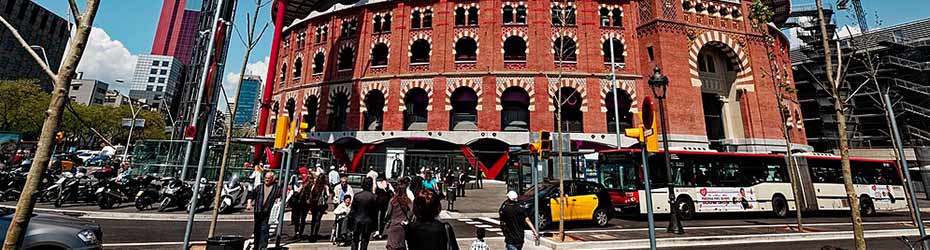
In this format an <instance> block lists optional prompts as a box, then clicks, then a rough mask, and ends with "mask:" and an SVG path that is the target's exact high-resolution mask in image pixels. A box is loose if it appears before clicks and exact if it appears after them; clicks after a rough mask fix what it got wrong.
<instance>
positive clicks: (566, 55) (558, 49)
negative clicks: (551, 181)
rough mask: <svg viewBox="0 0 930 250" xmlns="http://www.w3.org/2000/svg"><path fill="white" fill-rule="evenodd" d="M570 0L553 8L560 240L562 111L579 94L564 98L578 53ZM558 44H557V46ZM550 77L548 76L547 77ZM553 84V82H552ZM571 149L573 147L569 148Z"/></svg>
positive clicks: (562, 226) (561, 226)
mask: <svg viewBox="0 0 930 250" xmlns="http://www.w3.org/2000/svg"><path fill="white" fill-rule="evenodd" d="M572 3H573V2H570V1H555V2H553V5H554V6H555V5H557V6H560V7H559V8H558V9H553V10H552V22H553V26H556V27H557V28H556V29H557V31H556V35H557V37H556V40H555V41H554V43H553V45H554V46H553V47H554V48H555V50H553V52H555V54H554V55H553V58H554V59H555V62H556V63H557V65H558V66H557V67H558V73H557V75H556V81H557V82H556V84H555V88H556V93H555V112H556V115H555V120H556V123H557V124H556V134H557V135H558V137H557V138H558V141H557V142H556V150H557V151H558V152H559V155H558V166H559V241H565V201H566V197H565V173H564V172H565V166H564V158H563V151H565V149H564V146H565V145H563V143H562V142H563V140H562V139H563V138H564V137H563V136H564V133H563V130H562V112H563V111H564V110H563V107H562V106H563V105H565V102H567V101H568V99H571V97H572V96H574V95H576V94H578V90H577V89H573V90H572V93H570V94H569V96H568V98H564V99H565V100H563V98H562V78H563V73H564V71H565V63H566V62H568V61H569V60H570V57H572V56H575V55H577V50H578V48H577V44H578V43H577V41H573V40H572V41H571V42H570V43H568V41H566V38H567V37H568V30H567V28H566V26H567V25H574V22H575V7H574V5H573V4H572ZM555 45H557V46H555ZM546 78H547V79H548V78H549V77H548V76H547V77H546ZM550 84H551V83H550ZM569 150H571V149H569Z"/></svg>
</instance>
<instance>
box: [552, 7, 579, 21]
mask: <svg viewBox="0 0 930 250" xmlns="http://www.w3.org/2000/svg"><path fill="white" fill-rule="evenodd" d="M552 25H554V26H562V25H575V7H574V6H565V7H561V6H558V5H556V6H552Z"/></svg>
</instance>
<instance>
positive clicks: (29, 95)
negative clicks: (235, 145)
mask: <svg viewBox="0 0 930 250" xmlns="http://www.w3.org/2000/svg"><path fill="white" fill-rule="evenodd" d="M37 83H38V81H37V80H11V81H10V80H4V81H0V131H9V132H16V133H20V134H21V135H22V138H23V139H25V140H35V139H36V138H37V137H38V136H39V132H40V131H41V130H42V122H43V121H45V115H44V113H42V112H39V111H40V110H45V109H46V108H47V107H48V102H49V98H50V96H49V94H48V93H45V92H43V91H42V90H41V89H40V88H39V85H38V84H37Z"/></svg>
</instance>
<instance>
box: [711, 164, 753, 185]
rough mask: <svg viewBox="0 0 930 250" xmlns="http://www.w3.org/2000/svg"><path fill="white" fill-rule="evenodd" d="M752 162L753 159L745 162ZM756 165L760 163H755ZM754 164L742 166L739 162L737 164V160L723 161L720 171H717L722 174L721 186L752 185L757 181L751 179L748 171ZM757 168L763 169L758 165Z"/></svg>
mask: <svg viewBox="0 0 930 250" xmlns="http://www.w3.org/2000/svg"><path fill="white" fill-rule="evenodd" d="M751 162H752V161H747V162H743V163H751ZM754 166H758V164H755V165H754ZM754 166H753V164H743V166H741V165H739V164H736V163H735V162H722V164H721V165H720V171H718V172H717V173H718V174H719V175H720V177H719V178H720V182H719V186H721V187H748V186H752V184H755V183H754V182H753V181H752V180H751V176H749V174H748V172H749V170H750V169H752V168H753V167H754ZM759 167H761V166H759ZM755 170H761V169H760V168H758V167H756V169H755ZM756 172H757V173H761V172H760V171H756Z"/></svg>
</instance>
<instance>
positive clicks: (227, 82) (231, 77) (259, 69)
mask: <svg viewBox="0 0 930 250" xmlns="http://www.w3.org/2000/svg"><path fill="white" fill-rule="evenodd" d="M269 58H270V57H267V56H266V57H265V58H264V59H262V60H260V61H257V62H251V63H249V64H248V65H246V66H245V72H246V73H245V74H246V75H257V76H259V77H261V79H262V83H263V84H264V82H265V75H266V74H267V73H268V59H269ZM241 75H242V74H240V73H239V72H230V73H226V77H224V78H223V88H224V89H225V90H226V94H227V95H229V101H230V102H235V100H234V99H235V98H236V92H237V91H239V78H240V76H241ZM220 106H222V108H220V109H222V110H226V108H225V107H226V105H220Z"/></svg>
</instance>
